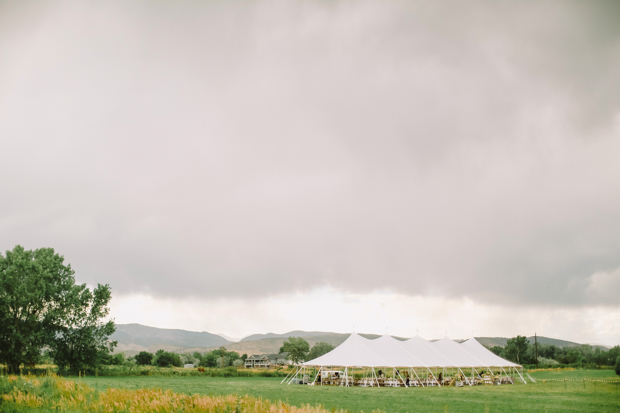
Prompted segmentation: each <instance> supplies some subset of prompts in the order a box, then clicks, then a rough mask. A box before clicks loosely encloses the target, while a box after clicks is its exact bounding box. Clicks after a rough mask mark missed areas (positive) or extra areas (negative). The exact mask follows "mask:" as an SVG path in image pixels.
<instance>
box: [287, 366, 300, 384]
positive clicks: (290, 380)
mask: <svg viewBox="0 0 620 413" xmlns="http://www.w3.org/2000/svg"><path fill="white" fill-rule="evenodd" d="M300 370H301V367H297V369H296V370H295V371H294V372H293V373H295V375H294V376H293V377H291V378H290V379H289V381H288V383H286V384H291V383H292V382H293V379H294V378H295V377H297V375H298V374H299V371H300Z"/></svg>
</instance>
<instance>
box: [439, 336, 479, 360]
mask: <svg viewBox="0 0 620 413" xmlns="http://www.w3.org/2000/svg"><path fill="white" fill-rule="evenodd" d="M429 344H430V345H431V346H432V347H433V348H434V349H435V350H437V351H438V352H439V353H441V354H443V355H445V356H446V358H447V359H449V360H450V361H451V362H452V366H453V367H483V366H485V364H484V363H483V362H481V361H480V360H478V359H477V358H476V357H474V356H472V355H471V354H470V353H468V352H467V351H465V350H464V349H463V348H462V347H461V345H460V344H458V343H455V342H454V341H452V340H450V339H449V338H448V337H444V338H442V339H441V340H438V341H431V342H430V343H429Z"/></svg>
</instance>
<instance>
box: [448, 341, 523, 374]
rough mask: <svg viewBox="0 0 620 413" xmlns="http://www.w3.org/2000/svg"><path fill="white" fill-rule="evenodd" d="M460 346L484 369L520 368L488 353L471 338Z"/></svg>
mask: <svg viewBox="0 0 620 413" xmlns="http://www.w3.org/2000/svg"><path fill="white" fill-rule="evenodd" d="M460 346H461V347H462V348H463V349H464V350H465V351H467V352H468V353H469V354H471V355H472V356H474V357H476V358H477V359H478V360H480V361H481V362H483V363H484V364H483V365H484V366H485V367H521V366H519V365H518V364H515V363H511V362H510V361H508V360H504V359H503V358H501V357H499V356H497V355H495V354H494V353H492V352H490V351H489V350H487V349H486V348H485V347H484V346H483V345H482V344H480V343H479V342H478V340H476V339H475V338H473V337H472V338H470V339H469V340H467V341H465V342H463V343H462V344H460Z"/></svg>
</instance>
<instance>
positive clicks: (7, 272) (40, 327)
mask: <svg viewBox="0 0 620 413" xmlns="http://www.w3.org/2000/svg"><path fill="white" fill-rule="evenodd" d="M111 297H112V296H111V290H110V286H109V285H107V284H106V285H101V284H99V285H98V286H97V287H96V288H95V289H93V290H91V289H89V288H88V287H86V284H76V282H75V278H74V271H73V269H71V265H68V264H67V265H65V264H64V257H62V256H61V255H58V254H56V253H55V252H54V249H52V248H41V249H37V250H35V251H27V250H25V249H24V248H23V247H21V246H19V245H17V246H16V247H15V248H14V249H13V250H12V251H7V252H6V255H2V253H0V363H6V365H7V367H8V371H9V372H10V373H18V372H19V368H20V366H21V365H22V364H24V365H30V366H34V364H35V363H38V362H39V361H40V358H41V357H42V350H43V349H45V348H46V349H48V354H49V356H50V357H51V359H52V360H53V361H54V363H56V364H57V365H58V367H60V368H61V369H65V368H68V369H70V370H73V371H82V370H86V369H94V368H96V367H97V366H98V365H100V364H101V363H102V360H103V359H104V358H105V357H106V355H107V354H109V353H110V352H111V351H112V350H113V349H114V347H115V346H116V342H115V341H109V340H108V337H109V336H110V335H111V334H112V333H113V332H114V331H115V329H116V328H115V326H114V322H113V321H111V320H110V321H105V317H107V316H108V314H109V308H108V304H109V302H110V299H111Z"/></svg>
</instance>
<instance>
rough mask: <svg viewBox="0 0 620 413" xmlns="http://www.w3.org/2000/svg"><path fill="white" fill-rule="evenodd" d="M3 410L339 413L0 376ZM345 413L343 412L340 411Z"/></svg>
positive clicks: (235, 398)
mask: <svg viewBox="0 0 620 413" xmlns="http://www.w3.org/2000/svg"><path fill="white" fill-rule="evenodd" d="M0 394H1V395H2V398H1V399H0V411H2V412H31V411H61V412H78V411H79V412H97V413H99V412H101V413H104V412H105V413H108V412H110V413H112V412H131V413H151V412H158V413H159V412H162V413H163V412H166V413H168V412H189V413H193V412H195V413H203V412H208V413H334V412H335V411H336V410H331V411H327V410H325V409H324V408H323V407H321V406H320V405H316V406H310V405H303V406H302V407H295V406H290V405H288V404H286V403H283V402H281V401H277V402H270V401H268V400H263V399H261V398H255V397H250V396H237V395H227V396H203V395H198V394H193V395H188V394H180V393H174V392H173V391H172V390H166V391H163V390H161V389H138V390H128V389H107V390H105V391H102V392H99V391H95V390H93V389H92V388H90V387H89V386H87V385H85V384H81V383H76V382H73V381H69V380H65V379H62V378H60V377H57V376H48V377H42V378H35V377H33V376H24V377H18V376H8V377H0ZM338 412H339V413H344V411H343V410H338Z"/></svg>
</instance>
